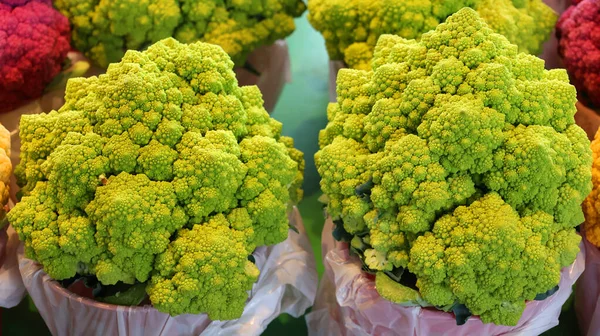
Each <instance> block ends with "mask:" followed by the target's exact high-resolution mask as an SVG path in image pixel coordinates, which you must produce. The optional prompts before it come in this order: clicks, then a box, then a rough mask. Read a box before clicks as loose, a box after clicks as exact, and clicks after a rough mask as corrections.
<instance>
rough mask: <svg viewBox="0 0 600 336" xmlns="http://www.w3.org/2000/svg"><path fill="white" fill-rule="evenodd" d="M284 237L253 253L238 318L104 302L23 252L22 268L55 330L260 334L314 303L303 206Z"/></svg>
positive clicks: (65, 333)
mask: <svg viewBox="0 0 600 336" xmlns="http://www.w3.org/2000/svg"><path fill="white" fill-rule="evenodd" d="M289 217H290V221H291V223H292V224H293V225H295V226H296V227H297V228H298V230H299V232H300V234H298V233H295V232H293V231H291V230H290V231H289V236H288V238H287V240H285V241H284V242H282V243H280V244H277V245H275V246H270V247H260V248H258V249H257V250H256V251H255V252H254V253H253V255H254V257H255V260H256V265H257V267H258V268H259V269H260V270H261V273H260V276H259V278H258V281H257V282H256V283H255V284H254V286H253V288H252V291H251V293H250V298H249V300H248V302H247V304H246V308H245V309H244V313H243V314H242V316H241V317H240V318H239V319H237V320H232V321H211V320H210V319H208V316H207V315H205V314H200V315H190V314H186V315H179V316H175V317H171V316H169V315H168V314H164V313H161V312H159V311H157V310H156V309H154V308H152V307H151V306H144V307H125V306H116V305H110V304H104V303H99V302H96V301H93V300H90V299H87V298H84V297H81V296H78V295H76V294H73V293H71V292H69V291H68V290H66V289H64V288H62V287H61V286H60V285H59V284H58V283H57V282H56V281H54V280H52V279H51V278H50V277H49V276H48V275H47V274H46V273H45V272H44V271H43V270H42V268H41V266H40V265H39V264H37V263H35V262H33V261H32V260H30V259H27V258H24V257H23V251H22V250H23V249H22V248H21V249H20V251H19V268H20V271H21V275H22V276H23V281H24V283H25V287H27V291H28V292H29V295H30V296H31V298H32V299H33V301H34V303H35V305H36V307H37V309H38V310H39V312H40V314H41V315H42V317H43V318H44V320H45V321H46V324H47V325H48V328H49V329H50V331H51V332H52V334H53V335H60V336H70V335H99V336H100V335H102V336H104V335H111V336H116V335H128V336H136V335H140V336H142V335H143V336H152V335H168V336H177V335H210V336H216V335H248V336H251V335H260V333H262V331H264V330H265V328H266V327H267V325H268V324H269V323H270V322H271V321H273V320H274V319H275V318H277V317H278V316H279V314H281V313H288V314H290V315H292V316H295V317H298V316H301V315H302V314H304V311H305V310H306V309H307V308H308V307H310V306H311V305H312V303H313V301H314V298H315V294H316V290H317V280H318V279H317V272H316V269H315V264H314V255H313V253H312V250H311V246H310V243H309V241H308V237H307V236H306V232H305V230H304V225H303V223H302V218H301V217H300V213H299V212H298V209H296V208H294V211H293V212H291V213H290V216H289Z"/></svg>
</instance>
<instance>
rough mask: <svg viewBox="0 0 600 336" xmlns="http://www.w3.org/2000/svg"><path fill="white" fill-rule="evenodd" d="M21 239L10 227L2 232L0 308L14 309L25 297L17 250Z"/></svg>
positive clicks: (0, 244) (0, 236) (0, 240)
mask: <svg viewBox="0 0 600 336" xmlns="http://www.w3.org/2000/svg"><path fill="white" fill-rule="evenodd" d="M19 244H20V242H19V237H18V236H17V233H16V232H15V230H13V228H12V227H10V226H8V225H7V226H5V227H4V228H3V229H2V230H0V307H3V308H12V307H14V306H16V305H18V304H19V302H21V300H22V299H23V296H25V286H23V280H21V273H19V265H18V263H17V253H16V251H17V248H18V247H19Z"/></svg>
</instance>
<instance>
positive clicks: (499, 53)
mask: <svg viewBox="0 0 600 336" xmlns="http://www.w3.org/2000/svg"><path fill="white" fill-rule="evenodd" d="M373 55H374V56H373V59H372V63H371V64H372V65H373V68H372V70H359V69H342V70H340V72H339V75H338V80H337V95H338V97H337V102H335V103H331V104H330V105H329V107H328V109H327V117H328V120H329V123H328V124H327V126H326V127H325V129H323V130H322V131H321V132H320V134H319V145H320V150H319V151H318V152H317V153H316V154H315V163H316V166H317V169H318V172H319V174H320V176H321V189H322V190H323V192H324V194H325V196H326V197H324V199H325V200H326V201H327V212H328V213H329V215H330V216H331V217H332V218H333V219H334V220H336V221H341V223H343V228H344V229H345V231H347V232H348V233H349V234H351V235H353V236H354V237H355V238H356V239H352V242H353V245H352V246H353V248H354V249H355V250H358V251H360V252H361V253H360V254H361V256H362V257H363V262H364V264H365V266H366V267H367V268H369V269H371V270H372V271H381V272H384V273H380V274H385V272H393V274H399V273H398V272H397V271H398V269H401V270H402V271H404V272H405V273H408V272H411V273H413V274H414V275H416V278H417V287H418V288H419V292H420V295H421V298H422V299H423V300H425V301H427V302H429V304H432V305H435V306H443V307H448V306H451V305H453V304H464V305H466V307H467V308H468V309H470V310H471V311H472V312H473V314H476V315H479V316H480V317H481V318H482V320H483V321H484V323H488V322H493V323H497V324H506V325H514V324H516V323H517V321H518V320H519V318H520V316H521V313H522V311H523V309H524V307H525V302H526V301H527V300H532V299H533V298H534V297H535V296H536V295H537V294H541V293H545V292H546V291H548V290H549V289H552V288H553V287H554V286H556V285H557V284H558V282H559V279H560V270H561V268H562V267H564V266H567V265H569V264H571V263H572V262H573V260H574V259H575V257H576V255H577V253H578V251H579V247H578V244H579V241H580V238H579V236H578V235H577V234H576V233H575V230H574V227H575V226H577V225H579V224H580V223H581V222H582V221H583V214H582V210H581V203H582V201H583V200H584V198H585V196H586V195H587V194H588V193H589V192H590V190H591V169H590V168H591V162H592V161H591V151H590V149H589V141H588V140H587V137H586V134H585V132H584V131H583V130H582V129H581V128H579V126H577V125H575V121H574V114H575V112H576V109H575V103H576V101H577V99H576V92H575V88H574V87H573V86H571V85H570V84H569V81H568V77H567V76H566V73H565V71H564V70H562V69H561V70H550V71H548V70H545V69H544V62H543V61H541V60H539V59H538V58H536V57H535V56H531V55H529V54H525V53H519V52H518V47H517V46H516V45H514V44H511V43H510V42H509V41H508V40H507V39H506V38H505V37H503V36H502V35H500V34H497V33H494V31H493V30H492V29H491V28H490V27H489V26H488V25H487V24H486V23H485V21H484V20H483V19H482V18H481V17H479V14H478V13H477V12H476V11H475V10H473V9H471V8H465V9H461V10H460V11H458V12H457V13H456V14H453V15H452V16H450V17H449V18H448V19H447V20H446V22H445V23H442V24H440V25H438V26H437V27H436V28H435V30H432V31H430V32H428V33H425V34H423V35H422V36H421V38H420V39H419V41H416V40H407V39H405V38H402V37H399V36H395V35H382V36H381V38H380V39H379V42H378V44H377V46H376V47H375V49H374V53H373ZM400 273H401V272H400ZM382 276H387V275H382ZM381 283H387V282H385V281H382V282H381ZM390 291H391V289H390V288H387V287H386V288H382V289H381V291H380V293H381V294H382V295H385V296H386V297H390V298H392V297H396V296H395V295H391V294H390V293H391V292H390Z"/></svg>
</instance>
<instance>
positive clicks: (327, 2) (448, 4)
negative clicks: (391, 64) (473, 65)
mask: <svg viewBox="0 0 600 336" xmlns="http://www.w3.org/2000/svg"><path fill="white" fill-rule="evenodd" d="M463 7H470V8H473V9H475V10H476V11H477V12H478V13H479V15H480V16H481V18H483V19H484V20H485V22H486V23H487V24H488V25H489V26H490V28H492V29H493V30H494V31H495V32H496V33H499V34H502V35H504V36H506V38H507V39H508V40H509V41H510V42H512V43H514V44H516V45H517V46H518V47H519V50H520V51H522V52H526V53H531V54H533V55H537V54H539V53H540V52H541V50H542V44H543V43H544V42H545V41H546V39H547V38H548V36H549V35H550V32H551V31H552V29H553V28H554V24H555V23H556V19H557V15H556V13H554V11H553V10H552V9H551V8H550V7H548V6H547V5H546V4H544V3H543V2H542V0H527V1H522V0H453V1H449V0H428V1H420V0H404V1H384V0H310V1H309V2H308V13H309V14H308V20H309V21H310V23H311V24H312V25H313V27H315V29H316V30H318V31H319V32H321V34H323V37H324V38H325V44H326V46H327V51H328V53H329V57H330V58H331V59H333V60H343V61H345V62H346V64H347V65H348V66H349V67H350V68H353V69H360V70H369V69H371V61H372V56H373V48H374V47H375V45H376V44H377V40H378V39H379V38H380V36H381V35H384V34H394V35H398V36H401V37H403V38H406V39H418V38H420V37H421V34H423V33H425V32H427V31H430V30H433V29H435V27H436V26H437V25H438V24H440V23H441V22H443V21H444V20H446V18H447V17H448V16H450V15H452V14H453V13H456V12H457V11H458V10H460V9H461V8H463ZM464 42H466V41H464ZM473 56H474V55H473ZM471 57H472V56H471Z"/></svg>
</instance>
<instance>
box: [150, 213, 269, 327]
mask: <svg viewBox="0 0 600 336" xmlns="http://www.w3.org/2000/svg"><path fill="white" fill-rule="evenodd" d="M232 225H233V223H230V222H229V221H228V220H227V218H225V216H224V215H223V214H218V215H215V216H214V217H212V218H211V219H209V220H208V222H206V223H201V224H195V225H194V227H193V228H192V229H190V230H188V229H183V230H180V231H179V232H178V234H177V238H175V240H174V241H173V242H171V244H170V245H169V247H168V248H167V249H166V250H165V251H164V252H163V253H162V254H160V255H159V256H158V257H157V258H156V264H155V269H156V274H155V275H154V276H153V277H152V279H151V280H150V284H149V286H148V294H149V295H150V300H151V301H152V303H153V305H154V306H155V307H156V308H157V309H158V310H161V311H169V312H171V314H183V313H188V314H198V313H202V312H208V317H209V318H211V319H212V320H231V319H234V318H237V317H239V316H240V315H241V314H242V312H243V310H244V306H245V303H246V299H247V297H248V294H247V291H249V290H250V289H252V284H254V282H256V280H257V279H258V274H259V271H258V268H256V265H254V264H253V263H252V262H250V261H249V260H248V255H249V254H250V253H252V251H250V250H248V245H247V244H246V239H247V237H246V234H245V233H244V232H243V231H238V230H236V229H233V228H231V226H232Z"/></svg>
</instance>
